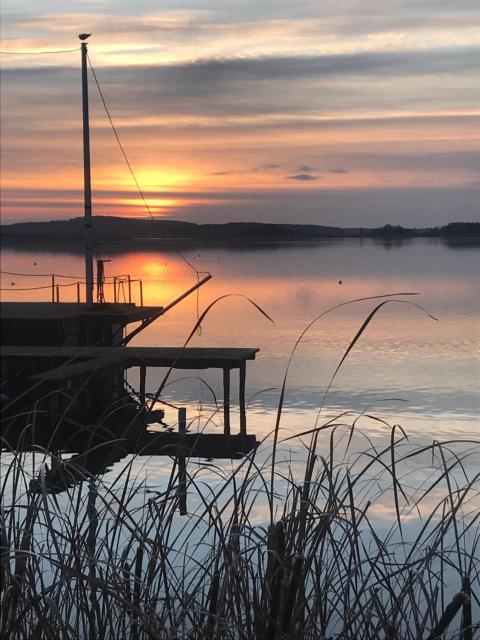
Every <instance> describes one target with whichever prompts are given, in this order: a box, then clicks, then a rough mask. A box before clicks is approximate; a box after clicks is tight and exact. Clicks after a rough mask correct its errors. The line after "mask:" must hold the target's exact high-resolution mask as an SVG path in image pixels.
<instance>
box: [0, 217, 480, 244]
mask: <svg viewBox="0 0 480 640" xmlns="http://www.w3.org/2000/svg"><path fill="white" fill-rule="evenodd" d="M83 224H84V221H83V218H73V219H70V220H52V221H50V222H18V223H15V224H10V225H2V226H1V234H2V241H3V242H4V243H7V244H10V243H16V242H20V243H22V242H28V243H29V244H35V245H45V244H48V245H53V244H72V243H73V244H76V243H81V242H83ZM414 237H445V238H456V237H458V238H479V237H480V223H479V222H452V223H450V224H448V225H446V226H443V227H435V228H429V229H408V228H405V227H401V226H398V225H397V226H393V225H390V224H386V225H384V226H383V227H378V228H374V229H362V228H354V229H342V228H340V227H326V226H321V225H310V224H308V225H307V224H267V223H260V222H229V223H225V224H195V223H193V222H182V221H177V220H148V219H142V220H138V219H134V218H117V217H112V216H95V218H94V226H93V240H94V242H99V243H101V242H105V243H112V242H113V243H116V242H118V243H121V242H126V241H128V242H131V241H136V242H137V243H149V242H156V243H158V242H159V241H162V243H166V244H170V245H172V244H173V245H176V244H182V245H184V244H202V245H205V244H216V243H228V244H232V243H233V244H245V243H252V242H253V243H265V242H269V243H270V242H286V241H302V240H303V241H307V240H319V239H328V238H383V239H387V240H389V239H391V240H394V239H407V238H414Z"/></svg>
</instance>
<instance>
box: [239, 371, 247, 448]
mask: <svg viewBox="0 0 480 640" xmlns="http://www.w3.org/2000/svg"><path fill="white" fill-rule="evenodd" d="M245 377H246V365H245V362H241V363H240V368H239V370H238V404H239V405H240V435H242V436H246V435H247V412H246V409H245Z"/></svg>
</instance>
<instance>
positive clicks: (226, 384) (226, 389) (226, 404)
mask: <svg viewBox="0 0 480 640" xmlns="http://www.w3.org/2000/svg"><path fill="white" fill-rule="evenodd" d="M223 433H224V434H225V435H226V436H229V435H230V369H228V368H227V367H225V368H224V369H223Z"/></svg>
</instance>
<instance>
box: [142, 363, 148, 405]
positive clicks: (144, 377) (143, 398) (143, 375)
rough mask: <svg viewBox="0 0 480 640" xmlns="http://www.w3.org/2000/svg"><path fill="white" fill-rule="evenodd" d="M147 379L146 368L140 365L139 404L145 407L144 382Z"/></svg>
mask: <svg viewBox="0 0 480 640" xmlns="http://www.w3.org/2000/svg"><path fill="white" fill-rule="evenodd" d="M146 377H147V367H146V366H145V365H144V364H142V365H140V404H141V405H142V406H143V407H144V406H145V381H146Z"/></svg>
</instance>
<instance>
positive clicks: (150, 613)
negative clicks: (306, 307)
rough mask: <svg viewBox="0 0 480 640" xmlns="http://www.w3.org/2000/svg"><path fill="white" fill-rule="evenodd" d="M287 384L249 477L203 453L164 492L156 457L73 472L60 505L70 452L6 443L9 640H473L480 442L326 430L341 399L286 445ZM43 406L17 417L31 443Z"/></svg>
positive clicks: (346, 419) (336, 421) (0, 519)
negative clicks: (379, 438)
mask: <svg viewBox="0 0 480 640" xmlns="http://www.w3.org/2000/svg"><path fill="white" fill-rule="evenodd" d="M394 299H395V298H394ZM385 304H386V303H385V301H383V302H380V303H378V304H377V306H376V307H375V308H374V309H373V310H372V311H371V312H370V313H369V315H368V317H367V318H366V319H365V321H364V322H363V324H362V326H361V327H360V329H359V330H358V331H357V333H356V335H355V337H354V338H353V339H352V341H351V342H350V344H349V346H348V348H347V350H346V351H345V352H344V355H343V357H342V358H341V360H340V363H339V364H338V366H337V368H336V370H335V372H334V374H333V376H332V377H331V381H330V384H329V387H328V388H330V386H331V384H332V382H333V380H334V378H335V376H336V373H337V371H338V370H339V368H340V367H341V366H342V364H343V362H344V361H345V358H346V357H347V356H348V354H349V352H350V350H351V349H352V348H353V347H354V346H355V344H356V342H357V340H358V339H359V337H360V336H361V335H362V333H363V331H364V330H365V328H366V327H367V326H368V325H369V323H370V321H371V319H372V318H373V316H374V315H375V313H376V312H377V311H378V310H379V309H380V308H382V307H383V306H384V305H385ZM325 313H326V312H325ZM323 315H324V314H322V315H321V316H318V317H317V319H319V318H320V317H322V316H323ZM315 321H316V320H315ZM310 326H312V323H311V324H310V325H308V326H307V327H306V329H305V330H304V332H303V333H302V334H301V336H300V337H299V338H298V340H297V342H296V345H295V347H294V348H293V350H292V353H291V357H290V360H289V362H290V361H291V358H292V357H293V355H294V352H295V349H296V346H297V345H298V344H299V343H300V341H301V340H302V338H303V336H304V335H305V334H306V332H307V331H308V329H309V328H310ZM288 370H289V365H287V368H286V371H285V376H284V381H283V385H282V387H281V390H280V395H279V401H278V410H277V417H276V422H275V426H274V428H273V430H272V432H271V433H270V436H269V437H267V438H266V439H265V440H264V441H263V442H262V443H261V445H260V447H259V448H258V449H256V450H254V451H252V452H251V453H250V454H249V455H247V456H246V457H245V458H244V459H243V460H242V461H241V462H239V463H234V464H221V463H216V462H214V461H211V460H210V461H207V462H205V461H199V460H194V459H190V458H189V457H188V454H187V456H186V458H187V463H188V464H187V468H186V471H185V473H183V474H182V473H181V472H180V465H179V462H178V460H179V458H178V457H175V456H173V457H172V458H171V460H168V461H166V463H165V464H164V465H163V466H162V467H161V468H160V469H163V472H162V471H161V472H160V478H159V477H157V478H155V477H153V478H152V476H154V475H155V474H154V473H153V470H152V468H150V469H149V468H148V460H146V459H145V457H142V456H141V455H139V456H130V457H128V458H126V459H124V460H123V461H121V462H119V463H118V464H117V465H116V466H115V467H114V468H113V469H112V470H111V471H110V472H108V473H106V474H104V475H101V476H96V475H93V474H91V473H89V472H88V471H87V470H86V469H85V468H81V467H77V468H75V466H74V465H73V463H71V466H70V467H68V466H65V467H64V469H65V474H66V477H65V480H66V488H65V490H62V491H61V492H55V491H52V490H50V489H49V485H48V475H49V467H51V468H54V467H55V468H57V469H58V468H59V467H61V466H62V464H63V463H64V462H65V460H62V459H61V457H60V456H59V454H58V452H56V451H50V449H51V447H47V448H46V449H40V448H38V447H37V448H34V449H32V450H30V451H26V450H24V449H23V450H22V447H16V448H15V449H11V448H10V447H9V446H8V443H7V442H6V441H2V448H3V449H4V452H3V455H2V460H1V471H2V474H1V482H0V494H1V501H2V509H1V511H0V541H1V566H0V569H1V574H2V575H1V578H2V580H1V585H2V589H1V605H2V606H1V616H0V639H1V640H7V638H8V640H22V639H23V638H38V639H43V638H45V639H47V640H55V639H56V638H62V639H65V640H70V639H71V640H83V639H85V640H86V639H87V638H88V639H91V640H95V639H97V638H103V639H104V640H110V639H111V640H117V639H125V640H127V639H128V640H147V639H148V640H151V639H153V640H450V639H452V640H453V638H455V640H474V638H475V637H477V635H476V634H477V632H478V630H479V628H480V627H479V623H478V619H479V618H478V613H479V608H480V600H479V596H478V594H479V593H480V591H479V587H480V557H479V552H480V529H479V521H480V511H479V510H478V500H479V489H478V482H479V478H480V473H479V472H478V466H477V465H476V464H475V459H476V457H477V456H478V453H479V448H478V444H479V443H478V440H469V439H463V440H462V439H460V438H458V437H452V438H451V439H448V440H447V441H443V442H442V441H439V440H435V441H433V442H429V443H423V442H421V441H420V442H418V443H414V442H412V441H411V440H410V439H409V438H408V435H407V434H406V433H405V431H404V430H403V428H402V427H401V426H399V425H398V424H395V425H390V424H388V423H387V422H385V421H384V420H382V419H381V418H379V417H376V416H370V415H368V414H366V413H361V414H358V413H355V412H350V411H346V412H343V413H342V414H340V415H338V416H337V417H335V418H332V419H323V420H322V419H321V416H320V411H321V407H323V406H324V403H325V399H326V393H325V395H324V397H323V400H322V401H321V405H320V409H319V413H318V414H317V419H316V420H315V421H314V423H313V425H312V428H310V429H308V431H304V432H302V433H298V434H296V435H291V434H290V433H288V434H287V437H285V435H286V434H285V433H284V432H283V431H282V430H281V416H282V410H283V402H284V393H285V390H286V387H287V376H288ZM66 392H68V393H70V394H73V396H72V403H73V401H74V400H75V399H76V398H77V397H80V396H79V394H80V392H81V388H79V389H75V388H68V389H67V388H65V389H59V390H58V393H66ZM327 392H328V390H327ZM41 400H42V401H43V400H44V401H45V402H48V400H49V398H48V396H46V397H45V398H41V399H40V400H39V401H38V402H37V403H36V406H35V407H34V408H33V409H32V410H31V411H29V410H25V411H24V412H23V413H22V414H21V415H18V416H15V417H14V419H17V418H18V419H21V420H22V422H23V428H20V427H21V424H20V423H19V424H18V427H19V428H20V431H19V433H20V434H23V435H24V436H25V437H26V436H27V435H28V434H29V432H31V431H32V430H33V431H34V430H35V429H36V428H38V427H39V422H40V421H41V417H42V406H43V404H42V402H41ZM216 411H218V409H217V410H215V412H214V413H213V415H205V416H203V419H202V420H203V421H202V424H200V423H198V429H199V430H200V431H201V430H203V429H205V428H206V427H207V425H209V424H211V421H212V419H213V418H214V416H215V415H216ZM108 413H109V412H108V411H106V414H108ZM198 417H199V416H198ZM68 418H69V416H68V411H66V412H65V413H64V414H62V415H61V416H59V418H58V420H59V421H58V424H57V427H56V428H61V424H62V421H63V420H68ZM6 420H7V422H8V418H6ZM101 420H102V419H100V420H99V422H98V424H96V425H90V426H89V427H88V428H89V429H94V428H96V427H97V428H101V426H102V424H101ZM366 420H372V421H373V422H374V423H375V424H377V425H378V424H381V425H382V428H383V429H384V430H385V441H384V442H383V444H380V443H379V442H375V441H374V440H373V439H372V438H371V437H370V436H369V433H368V429H365V427H366V426H367V425H366V424H365V421H366ZM196 424H197V416H195V415H192V416H190V417H189V422H188V425H189V428H190V427H191V428H194V425H196ZM306 426H308V425H306ZM287 441H289V443H290V444H291V445H292V452H293V454H290V453H285V452H284V453H282V451H284V448H285V443H286V442H287ZM182 455H184V454H182ZM292 455H293V457H292ZM72 465H73V466H72ZM69 474H72V480H73V482H72V484H73V486H70V483H69V479H70V478H69V477H68V476H69ZM415 475H416V476H417V477H416V479H415V480H414V476H415ZM78 478H81V480H80V481H78ZM184 496H186V498H185V499H186V500H187V508H186V517H185V516H183V515H181V513H182V511H181V509H182V508H181V501H182V500H184Z"/></svg>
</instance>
